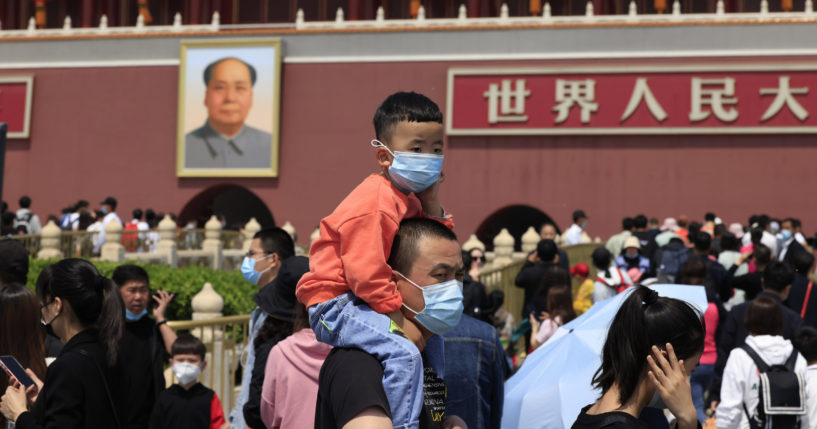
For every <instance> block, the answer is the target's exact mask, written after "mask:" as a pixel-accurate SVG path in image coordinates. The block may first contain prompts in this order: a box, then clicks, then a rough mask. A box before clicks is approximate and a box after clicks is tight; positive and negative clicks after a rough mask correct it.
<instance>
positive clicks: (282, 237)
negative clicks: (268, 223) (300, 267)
mask: <svg viewBox="0 0 817 429" xmlns="http://www.w3.org/2000/svg"><path fill="white" fill-rule="evenodd" d="M252 238H253V239H256V238H257V239H260V240H261V249H263V250H264V253H265V254H267V255H272V254H273V253H277V254H278V259H280V260H282V261H283V260H284V259H287V258H289V257H290V256H295V243H294V242H293V241H292V237H291V236H290V235H289V233H288V232H286V231H285V230H283V229H281V228H278V227H277V226H274V227H272V228H267V229H262V230H261V231H258V232H256V233H255V235H254V236H253V237H252Z"/></svg>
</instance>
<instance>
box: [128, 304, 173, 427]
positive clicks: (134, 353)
mask: <svg viewBox="0 0 817 429" xmlns="http://www.w3.org/2000/svg"><path fill="white" fill-rule="evenodd" d="M157 336H158V333H157V332H156V322H155V321H154V320H153V319H151V318H149V317H142V318H141V319H139V320H137V321H135V322H128V323H126V324H125V332H124V335H123V336H122V340H121V341H120V342H119V350H120V353H121V355H122V363H123V366H124V368H125V374H126V377H127V380H128V404H129V405H128V416H127V418H126V420H125V422H123V423H124V424H125V426H126V427H127V428H129V429H140V428H146V427H148V419H149V418H150V411H151V409H152V408H153V403H154V402H155V400H156V397H157V393H158V392H159V391H161V390H162V389H164V387H165V386H164V385H161V386H156V385H155V384H156V383H158V381H157V380H156V375H155V373H156V368H154V367H153V365H154V357H153V354H154V353H159V352H163V351H164V348H163V347H162V350H160V351H157V348H159V347H161V345H159V344H157ZM156 365H158V366H160V367H159V369H158V371H159V372H160V373H161V370H162V368H161V365H162V362H161V361H158V362H157V363H156Z"/></svg>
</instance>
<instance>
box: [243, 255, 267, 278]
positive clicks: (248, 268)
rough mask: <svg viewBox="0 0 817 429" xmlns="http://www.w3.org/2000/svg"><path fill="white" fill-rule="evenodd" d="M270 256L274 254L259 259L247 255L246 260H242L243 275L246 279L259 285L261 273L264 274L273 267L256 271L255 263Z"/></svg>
mask: <svg viewBox="0 0 817 429" xmlns="http://www.w3.org/2000/svg"><path fill="white" fill-rule="evenodd" d="M270 256H272V255H267V256H264V257H263V258H261V259H257V260H256V259H253V258H250V257H249V256H245V257H244V261H242V262H241V275H243V276H244V279H245V280H247V281H248V282H250V283H252V284H254V285H257V284H258V280H260V279H261V274H264V273H265V272H267V271H269V270H270V268H272V267H267V269H266V270H263V271H255V263H256V262H258V261H260V260H263V259H267V258H269V257H270Z"/></svg>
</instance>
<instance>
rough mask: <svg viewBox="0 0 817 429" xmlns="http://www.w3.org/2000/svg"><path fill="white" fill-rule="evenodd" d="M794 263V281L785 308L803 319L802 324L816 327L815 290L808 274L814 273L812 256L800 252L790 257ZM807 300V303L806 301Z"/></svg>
mask: <svg viewBox="0 0 817 429" xmlns="http://www.w3.org/2000/svg"><path fill="white" fill-rule="evenodd" d="M792 260H793V262H794V281H793V282H792V285H791V293H789V297H788V299H786V306H788V307H789V308H791V309H792V310H793V311H794V312H795V313H797V314H799V315H800V317H802V318H803V323H804V324H806V325H809V326H813V327H817V290H815V287H814V282H813V281H812V280H811V279H810V278H809V274H810V273H813V272H814V255H812V254H811V253H808V252H800V253H798V254H797V255H795V256H794V257H792ZM806 300H808V302H807V301H806Z"/></svg>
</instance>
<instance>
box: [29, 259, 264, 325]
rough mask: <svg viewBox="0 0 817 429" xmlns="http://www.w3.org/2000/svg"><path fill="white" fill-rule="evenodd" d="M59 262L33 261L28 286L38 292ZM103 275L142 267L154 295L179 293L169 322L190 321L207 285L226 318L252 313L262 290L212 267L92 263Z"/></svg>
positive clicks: (235, 273)
mask: <svg viewBox="0 0 817 429" xmlns="http://www.w3.org/2000/svg"><path fill="white" fill-rule="evenodd" d="M57 261H58V260H57V259H52V260H43V259H31V261H30V265H29V270H28V287H29V288H30V289H31V290H34V287H35V285H36V281H37V276H39V275H40V271H42V270H43V268H44V267H45V266H46V265H49V264H53V263H54V262H57ZM91 262H92V263H93V264H94V265H95V266H96V267H97V269H98V270H99V272H100V273H101V274H102V275H103V276H105V277H108V278H110V277H111V275H112V274H113V270H114V269H116V267H118V266H119V265H123V264H134V265H139V266H141V267H143V268H144V269H145V271H147V273H148V276H150V289H151V295H152V294H153V292H155V291H156V290H158V289H161V290H166V291H168V292H174V293H176V298H175V299H174V300H173V301H171V303H170V305H169V306H168V310H167V314H166V317H167V318H168V320H190V319H191V315H192V312H193V309H192V308H191V307H190V303H191V301H192V300H193V296H194V295H195V294H197V293H199V291H201V288H202V287H203V286H204V283H207V282H210V283H212V284H213V289H215V290H216V292H218V294H219V295H221V296H222V298H224V310H223V313H224V315H225V316H232V315H238V314H249V313H250V312H251V311H252V309H253V308H254V307H255V302H254V301H253V299H252V298H253V296H254V295H255V294H256V293H257V292H258V287H257V286H255V285H253V284H250V283H249V282H247V281H246V280H244V277H242V276H241V273H240V272H239V271H238V270H231V271H222V270H214V269H211V268H208V267H200V266H187V267H182V268H171V267H170V266H168V265H162V264H150V263H142V262H130V261H129V262H121V263H119V262H103V261H91Z"/></svg>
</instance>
